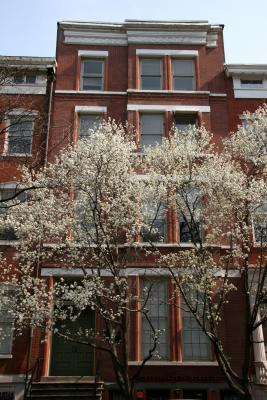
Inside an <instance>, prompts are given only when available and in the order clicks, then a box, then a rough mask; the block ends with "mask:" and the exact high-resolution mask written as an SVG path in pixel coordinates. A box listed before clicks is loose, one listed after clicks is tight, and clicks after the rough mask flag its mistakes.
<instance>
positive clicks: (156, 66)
mask: <svg viewBox="0 0 267 400" xmlns="http://www.w3.org/2000/svg"><path fill="white" fill-rule="evenodd" d="M140 71H141V73H140V82H141V89H143V90H161V89H162V88H163V79H162V75H163V73H162V72H163V68H162V60H161V59H159V58H153V59H148V58H145V59H142V60H141V67H140Z"/></svg>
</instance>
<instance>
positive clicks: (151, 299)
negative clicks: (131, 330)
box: [141, 278, 169, 360]
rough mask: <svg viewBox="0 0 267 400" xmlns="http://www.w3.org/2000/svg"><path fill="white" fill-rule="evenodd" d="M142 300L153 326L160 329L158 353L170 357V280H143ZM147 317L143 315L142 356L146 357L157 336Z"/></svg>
mask: <svg viewBox="0 0 267 400" xmlns="http://www.w3.org/2000/svg"><path fill="white" fill-rule="evenodd" d="M142 301H143V302H146V304H145V308H146V310H148V313H147V316H148V319H149V321H150V323H151V325H152V327H153V328H154V329H155V330H156V332H157V331H159V333H158V335H159V339H158V344H157V347H156V350H155V351H156V352H157V355H158V356H159V357H160V358H161V359H163V360H168V359H169V302H168V281H167V280H166V279H164V278H162V279H161V280H151V281H150V280H149V279H145V280H143V281H142ZM150 323H149V322H148V320H147V318H146V317H145V316H144V315H142V332H141V335H142V337H141V339H142V357H143V358H144V357H146V356H147V355H148V353H149V350H151V349H152V348H153V345H154V341H155V337H154V334H153V330H152V328H151V325H150Z"/></svg>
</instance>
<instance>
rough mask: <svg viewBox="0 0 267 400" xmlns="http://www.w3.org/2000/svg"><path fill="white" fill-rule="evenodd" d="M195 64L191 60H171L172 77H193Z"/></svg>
mask: <svg viewBox="0 0 267 400" xmlns="http://www.w3.org/2000/svg"><path fill="white" fill-rule="evenodd" d="M194 67H195V63H194V61H192V60H173V62H172V71H173V76H194V75H195V73H194Z"/></svg>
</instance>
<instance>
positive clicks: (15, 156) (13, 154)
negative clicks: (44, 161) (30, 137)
mask: <svg viewBox="0 0 267 400" xmlns="http://www.w3.org/2000/svg"><path fill="white" fill-rule="evenodd" d="M2 157H5V158H8V157H14V158H17V157H18V158H28V157H32V154H31V153H23V154H19V153H3V154H2Z"/></svg>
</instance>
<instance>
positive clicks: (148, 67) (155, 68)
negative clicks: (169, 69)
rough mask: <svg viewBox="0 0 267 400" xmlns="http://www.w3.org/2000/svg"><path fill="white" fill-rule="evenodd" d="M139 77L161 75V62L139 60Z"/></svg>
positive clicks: (158, 60) (157, 60) (156, 60)
mask: <svg viewBox="0 0 267 400" xmlns="http://www.w3.org/2000/svg"><path fill="white" fill-rule="evenodd" d="M141 75H148V76H151V75H159V76H160V75H161V60H160V59H154V60H141Z"/></svg>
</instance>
